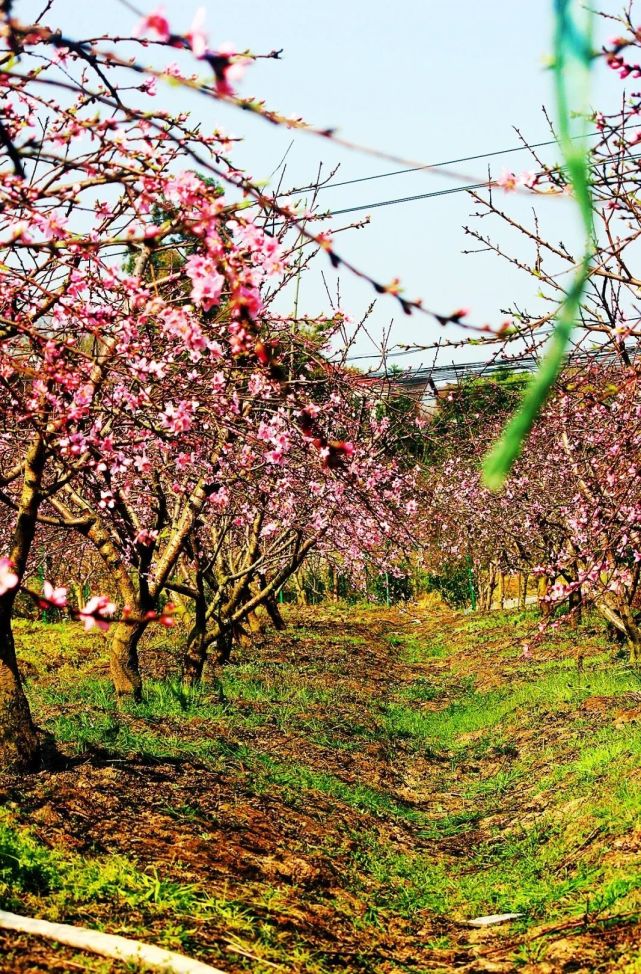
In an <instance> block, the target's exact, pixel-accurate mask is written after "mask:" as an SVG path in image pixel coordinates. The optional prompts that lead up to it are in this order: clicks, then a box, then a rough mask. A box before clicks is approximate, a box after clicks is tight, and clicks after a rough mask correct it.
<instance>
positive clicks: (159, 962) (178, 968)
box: [0, 910, 224, 974]
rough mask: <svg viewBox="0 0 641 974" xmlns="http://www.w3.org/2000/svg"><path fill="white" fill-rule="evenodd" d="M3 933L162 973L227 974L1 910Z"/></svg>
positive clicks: (106, 935) (147, 947)
mask: <svg viewBox="0 0 641 974" xmlns="http://www.w3.org/2000/svg"><path fill="white" fill-rule="evenodd" d="M0 929H4V930H17V931H19V932H20V933H28V934H33V935H34V936H35V937H44V939H45V940H57V941H58V943H61V944H67V946H68V947H77V948H78V949H79V950H87V951H89V952H90V953H93V954H100V955H101V956H102V957H112V958H115V959H116V960H122V961H128V962H132V961H133V962H134V963H138V964H144V965H145V966H147V967H154V968H156V969H157V970H159V971H168V972H171V974H224V972H223V971H221V970H219V969H218V968H217V967H210V966H209V964H203V963H202V962H201V961H199V960H191V958H189V957H185V956H184V955H183V954H176V953H174V951H173V950H163V949H162V948H161V947H152V946H150V945H149V944H143V943H141V942H140V941H139V940H128V939H127V938H126V937H118V936H116V935H115V934H111V933H102V932H101V931H100V930H88V929H87V928H86V927H73V926H71V925H70V924H68V923H50V922H49V921H48V920H35V919H33V918H32V917H23V916H19V915H18V914H17V913H6V912H5V911H4V910H0Z"/></svg>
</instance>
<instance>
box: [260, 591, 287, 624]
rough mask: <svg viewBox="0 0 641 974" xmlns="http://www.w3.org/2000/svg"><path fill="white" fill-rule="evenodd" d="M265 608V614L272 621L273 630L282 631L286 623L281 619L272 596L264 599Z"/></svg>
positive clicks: (276, 603)
mask: <svg viewBox="0 0 641 974" xmlns="http://www.w3.org/2000/svg"><path fill="white" fill-rule="evenodd" d="M265 608H266V610H267V614H268V615H269V618H270V619H271V621H272V624H273V626H274V629H278V630H279V631H282V630H283V629H286V628H287V623H286V622H285V620H284V619H283V617H282V615H281V613H280V609H279V607H278V602H277V601H276V599H275V598H274V596H273V595H270V596H269V597H268V598H267V599H265Z"/></svg>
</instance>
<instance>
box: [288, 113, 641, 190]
mask: <svg viewBox="0 0 641 974" xmlns="http://www.w3.org/2000/svg"><path fill="white" fill-rule="evenodd" d="M628 128H631V129H637V128H641V125H630V126H628ZM602 134H603V133H602V132H599V131H597V132H588V133H587V134H586V135H574V136H572V140H573V141H576V140H578V139H593V138H595V137H596V136H598V135H602ZM551 145H558V141H557V139H549V140H548V141H547V142H534V143H532V144H531V145H529V144H524V145H514V146H512V147H511V148H510V149H493V150H492V151H491V152H477V153H476V154H475V155H471V156H461V157H460V158H458V159H446V160H445V161H444V162H432V163H426V164H425V165H424V166H409V167H407V168H405V169H393V170H391V171H390V172H379V173H375V174H374V175H373V176H358V177H356V178H354V179H342V180H340V181H339V182H332V183H323V185H321V186H307V187H304V188H303V189H301V190H293V191H292V192H291V193H285V194H284V195H285V196H290V195H293V194H294V193H296V194H297V193H302V192H305V190H306V189H310V190H311V189H315V190H317V191H318V192H320V191H321V190H324V189H335V188H336V187H338V186H353V185H354V184H356V183H368V182H371V181H372V180H374V179H387V177H388V176H402V175H404V174H405V173H410V172H425V171H426V170H430V169H443V168H444V167H445V166H455V165H457V164H458V163H459V162H478V160H479V159H492V158H494V157H495V156H506V155H510V154H511V153H513V152H525V151H526V150H532V149H543V148H546V147H548V146H551Z"/></svg>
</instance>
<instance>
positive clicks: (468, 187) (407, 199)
mask: <svg viewBox="0 0 641 974" xmlns="http://www.w3.org/2000/svg"><path fill="white" fill-rule="evenodd" d="M640 158H641V153H638V152H637V153H633V154H631V155H629V156H623V157H622V158H621V159H615V160H614V161H615V162H632V161H634V160H635V159H640ZM604 164H605V163H604V162H595V163H593V164H592V165H591V166H590V168H591V169H598V168H599V167H600V166H602V165H604ZM541 175H543V174H541ZM489 186H490V183H489V182H488V180H486V181H485V182H483V183H466V184H465V185H464V186H450V187H449V189H436V190H432V191H431V192H429V193H417V194H415V195H414V196H399V197H396V198H395V199H390V200H377V201H375V202H374V203H364V204H361V205H360V206H347V207H344V208H343V209H341V210H328V211H327V212H323V213H319V214H318V215H315V218H316V219H317V220H328V219H329V218H330V217H332V216H345V215H346V214H347V213H360V212H362V211H363V210H375V209H377V208H378V207H381V206H396V205H397V204H398V203H414V202H416V201H417V200H427V199H432V198H433V197H435V196H449V195H450V194H452V193H470V192H473V191H474V190H477V189H488V187H489Z"/></svg>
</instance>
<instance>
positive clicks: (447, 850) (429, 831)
mask: <svg viewBox="0 0 641 974" xmlns="http://www.w3.org/2000/svg"><path fill="white" fill-rule="evenodd" d="M385 611H386V612H387V613H388V615H389V610H385ZM382 615H383V613H382V610H381V616H382ZM374 622H376V625H377V627H378V628H377V629H376V630H375V631H376V632H380V625H381V624H380V621H379V616H378V614H377V612H376V610H366V609H364V608H363V607H358V608H357V609H352V610H350V612H348V613H347V614H346V615H344V616H341V615H340V612H339V610H338V609H337V608H336V607H334V606H332V608H331V612H330V613H328V614H327V616H324V617H323V619H322V625H321V626H320V627H319V630H318V632H317V631H316V629H315V628H314V627H312V626H311V625H308V624H307V623H306V624H305V625H304V626H298V627H296V628H294V630H293V631H291V632H289V633H287V632H286V633H284V634H283V635H282V636H280V635H279V636H276V637H272V636H270V641H269V649H270V650H273V652H271V653H270V652H269V651H267V650H264V651H262V652H261V655H260V657H259V658H255V657H254V658H251V656H249V657H247V656H246V657H245V658H242V659H241V660H240V662H239V663H237V664H236V665H233V666H231V667H228V668H226V670H225V671H224V673H223V675H222V679H221V682H220V685H218V684H216V685H213V684H207V683H204V684H203V685H202V686H200V687H197V688H195V689H185V688H184V687H182V686H181V685H180V683H178V682H177V681H176V680H173V679H163V678H155V679H148V680H147V681H146V686H145V696H144V700H143V702H142V703H139V704H134V703H125V704H124V705H123V706H122V707H120V708H119V707H118V706H117V704H116V700H115V698H114V695H113V692H112V689H111V686H110V684H109V681H108V680H107V679H106V676H105V674H104V645H103V643H102V641H101V640H100V639H98V640H93V641H91V642H89V640H88V638H87V637H86V636H84V634H81V635H80V642H79V644H78V645H75V643H74V638H75V636H74V632H75V630H73V631H72V628H71V627H69V626H50V627H47V628H46V630H45V627H39V628H38V627H37V626H34V625H33V624H25V625H24V626H22V627H18V641H19V644H20V647H21V658H26V659H27V662H28V665H29V669H30V673H31V677H30V680H29V687H28V690H29V695H30V699H31V701H32V704H33V706H34V710H35V712H36V716H37V720H38V722H39V723H40V724H41V726H43V727H45V729H46V730H48V731H49V732H50V733H52V734H53V736H54V737H55V738H56V740H57V741H58V742H59V744H60V746H61V747H62V748H63V749H66V751H67V753H68V754H75V755H80V756H81V757H82V759H83V761H84V762H85V765H83V766H87V767H92V766H93V764H94V763H96V766H97V767H104V766H105V765H107V766H110V765H111V766H114V767H116V768H118V767H120V766H124V767H129V766H131V767H132V768H135V774H136V775H137V776H139V777H140V778H141V779H142V778H144V776H145V775H147V774H148V773H151V771H153V769H154V768H156V767H158V766H159V765H161V766H162V773H163V775H166V776H168V777H169V780H171V781H172V782H173V784H172V789H173V790H172V791H171V793H170V794H167V793H165V792H163V796H162V801H161V800H160V799H159V801H158V803H157V805H156V804H154V805H153V808H154V809H155V811H154V814H158V815H160V816H161V817H162V822H165V823H169V824H168V825H163V826H162V827H163V828H169V829H170V830H171V829H176V834H177V835H180V836H184V835H189V836H190V835H193V837H194V839H198V841H199V842H201V843H202V842H205V843H207V842H210V841H211V842H212V843H213V845H212V855H213V854H214V852H215V855H216V856H218V855H222V854H223V853H224V849H225V843H226V842H230V844H231V845H230V853H229V855H230V857H232V858H231V861H232V862H234V861H235V860H234V857H236V856H240V857H241V861H245V860H243V857H245V858H246V862H245V869H246V870H247V875H249V876H251V877H252V878H251V879H247V878H246V877H245V874H243V873H242V872H241V873H238V874H235V873H234V872H233V869H234V868H235V866H231V867H228V868H227V871H225V870H223V871H222V872H221V875H220V878H218V879H214V880H211V879H210V880H208V881H207V882H206V883H205V882H204V881H203V880H202V878H201V876H200V871H199V868H198V861H197V860H195V861H193V862H192V861H191V860H190V861H189V862H187V861H185V863H182V862H181V859H180V856H181V854H182V853H181V852H180V848H182V847H180V848H179V847H178V846H177V849H176V854H175V858H173V859H171V860H170V868H169V869H167V864H165V865H164V866H161V865H160V864H159V863H156V862H155V861H154V860H153V858H151V859H149V858H147V859H143V861H138V859H137V858H136V857H135V856H134V857H132V856H131V855H128V854H124V853H123V852H122V851H120V850H119V849H118V848H116V849H113V850H106V849H98V848H97V849H95V850H94V851H93V852H92V851H87V852H86V854H82V855H81V854H79V853H78V852H74V851H73V843H72V844H71V845H70V846H69V847H63V846H61V845H60V844H59V843H58V842H57V840H56V841H53V842H51V841H49V840H48V841H46V842H43V841H42V838H41V837H40V835H39V834H38V832H36V831H34V829H32V828H28V827H25V824H24V823H25V821H28V811H24V812H21V811H20V809H19V808H14V809H10V810H9V811H5V812H4V813H2V815H0V902H1V903H2V904H4V905H5V906H8V908H9V909H12V908H14V909H18V908H20V910H23V911H24V910H25V909H31V910H32V911H33V912H36V913H38V914H39V915H47V916H50V917H52V918H58V917H61V918H64V917H69V916H72V917H73V916H75V915H80V916H83V917H87V916H88V917H91V918H92V922H93V923H95V924H97V925H107V926H109V927H110V928H113V924H114V922H115V923H116V925H117V926H118V929H121V928H122V929H131V930H133V931H136V932H137V934H140V932H141V931H143V932H144V931H146V930H152V931H153V939H154V940H156V941H158V942H163V943H166V944H167V945H174V946H179V947H180V946H182V948H183V949H185V950H189V951H191V952H193V953H196V954H198V955H199V956H203V957H206V956H209V954H208V951H210V946H208V944H209V940H208V939H207V937H206V936H205V937H204V939H203V930H205V929H209V926H208V925H210V926H211V925H213V926H212V927H211V928H212V929H215V930H216V931H217V932H216V944H217V946H216V948H215V950H214V952H213V954H212V955H211V956H214V957H218V956H223V957H226V958H227V960H228V961H229V957H231V958H232V969H234V970H235V968H234V967H233V964H234V963H236V962H237V961H238V958H239V957H241V958H244V960H242V961H240V962H239V963H241V964H242V965H245V963H246V964H247V966H249V967H252V965H253V967H254V968H255V969H257V970H259V971H261V970H263V969H264V970H265V971H267V970H269V969H270V967H269V965H270V964H273V963H275V964H281V965H282V964H285V965H286V966H288V967H290V968H291V969H292V970H293V971H296V972H298V971H301V972H309V974H325V971H330V970H334V969H341V970H345V971H350V972H351V971H352V970H354V971H356V970H359V971H360V970H368V971H372V972H373V974H377V972H378V971H379V970H381V968H380V966H379V960H380V958H379V959H376V957H375V956H374V953H372V952H375V951H376V949H377V948H376V943H378V940H377V938H379V937H380V938H384V937H385V936H387V934H386V931H389V930H394V931H395V936H398V937H401V938H402V937H407V945H416V944H417V943H419V942H420V943H421V945H422V946H421V947H420V950H422V951H423V953H422V954H421V961H420V962H417V964H418V966H416V967H410V968H408V969H411V970H412V971H413V972H414V974H416V972H417V971H419V970H425V971H427V970H439V969H441V968H440V967H439V964H440V963H441V961H440V958H441V954H443V956H445V955H446V954H447V952H448V951H455V950H456V949H458V948H457V945H458V946H460V945H461V943H464V938H465V936H466V935H465V932H464V931H465V928H464V927H461V926H459V925H458V924H460V921H462V920H465V919H467V918H469V917H471V916H476V915H481V914H484V913H494V912H519V913H523V914H524V919H523V921H522V922H521V923H520V924H518V925H516V926H515V927H514V936H516V937H518V936H520V935H521V934H523V931H525V930H526V929H528V928H529V927H530V926H532V925H536V924H538V923H541V922H543V923H546V924H550V923H553V922H557V921H558V922H562V921H563V920H564V919H567V918H572V917H580V916H582V915H584V914H585V912H586V909H587V910H588V913H589V914H590V916H594V917H602V916H609V917H616V916H618V915H621V914H627V913H632V914H634V913H635V911H639V912H641V867H639V866H638V862H637V845H636V844H635V840H634V836H635V835H636V834H637V830H638V821H639V816H640V814H641V783H639V781H638V766H639V762H640V760H641V725H638V724H636V723H634V722H630V723H625V724H620V725H619V724H618V723H617V717H616V715H617V713H618V712H619V710H621V709H622V710H625V709H626V708H627V709H630V708H632V709H634V707H635V706H640V710H641V705H639V704H638V703H637V702H636V701H637V700H641V674H640V673H639V672H638V671H637V670H636V669H634V668H631V667H629V666H628V665H627V664H626V663H625V661H622V660H617V659H616V657H615V652H614V650H613V648H612V647H608V646H607V644H606V643H605V641H604V633H603V629H602V627H601V626H600V625H598V624H596V623H595V621H594V620H591V619H588V620H586V623H585V625H584V626H583V627H582V628H581V629H579V630H577V631H571V632H570V631H569V630H563V631H559V632H558V633H555V632H552V633H551V634H550V635H549V636H548V637H546V641H545V643H544V644H543V645H542V646H541V647H540V648H539V650H538V652H537V653H536V654H535V655H534V658H533V659H531V660H526V659H524V658H523V657H522V655H521V651H520V648H519V645H518V641H519V640H522V639H525V638H526V637H527V633H528V632H529V631H530V630H531V629H532V628H533V626H536V625H537V624H538V620H537V618H536V616H535V614H534V613H533V612H532V611H531V610H527V611H525V612H516V613H492V614H488V615H468V616H459V617H457V618H456V619H455V620H454V622H452V617H451V615H450V616H448V621H447V626H444V627H442V628H439V626H438V625H434V624H433V622H432V621H431V620H430V619H429V618H427V619H426V620H424V622H423V623H421V625H420V626H416V627H415V628H410V627H409V626H408V625H407V623H406V621H404V617H402V616H399V619H398V621H397V622H396V625H397V628H396V629H393V630H392V631H390V632H387V633H383V635H382V636H374V635H373V636H372V637H371V638H368V637H367V636H366V635H365V633H366V632H367V631H368V630H367V626H368V625H370V624H373V623H374ZM351 625H353V628H350V626H351ZM388 625H389V628H390V629H391V626H392V623H388ZM42 630H45V631H44V632H43V631H42ZM172 638H173V637H172ZM51 642H54V643H55V644H56V645H60V646H62V647H63V655H64V657H65V665H64V666H63V667H62V668H60V669H58V670H56V669H55V668H54V667H53V666H51V664H50V651H49V650H48V645H49V643H51ZM72 643H74V648H71V649H69V657H68V661H67V650H66V648H65V647H66V646H67V645H71V644H72ZM302 644H304V646H305V650H304V658H303V662H302V664H301V665H297V663H296V653H297V651H298V650H299V648H300V647H301V645H302ZM577 646H580V647H581V655H582V656H583V657H584V666H583V669H582V670H581V671H579V669H578V668H577V664H576V647H577ZM23 649H24V652H23ZM168 651H170V652H175V651H176V650H175V646H169V647H166V646H165V647H163V648H162V659H163V660H166V658H167V652H168ZM365 651H366V652H367V655H366V656H363V658H362V661H361V657H360V655H359V654H360V653H361V652H365ZM373 652H375V653H378V654H379V655H378V657H377V661H376V662H373V658H372V653H373ZM381 677H384V679H381ZM592 697H593V698H597V702H598V701H601V702H602V705H601V704H599V706H597V707H595V708H593V709H590V707H589V706H588V707H585V706H584V704H585V702H586V701H587V700H588V699H589V698H592ZM172 767H173V768H175V772H172V770H171V769H172ZM185 768H191V769H195V770H193V772H190V774H191V775H192V777H191V778H190V779H189V780H190V781H193V782H197V781H198V780H199V778H202V780H203V781H204V782H207V783H208V784H207V785H206V786H205V787H204V789H203V790H202V791H198V789H197V788H196V785H195V784H193V785H192V786H190V788H189V789H187V788H183V786H182V785H181V781H182V777H181V776H182V775H183V774H185V771H184V769H185ZM50 787H51V788H52V789H53V790H54V791H55V787H56V782H55V778H52V779H51V781H50ZM101 787H103V786H101ZM207 789H210V791H211V794H210V793H209V791H208V790H207ZM234 816H236V818H235V817H234ZM261 816H262V817H261ZM233 822H236V824H231V823H233ZM254 822H256V824H255V825H254V824H253V823H254ZM238 823H240V824H238ZM243 823H247V824H243ZM145 828H147V826H145ZM266 829H267V832H266V831H265V830H266ZM272 829H273V833H272V831H271V830H272ZM238 842H240V843H241V844H240V846H239V845H237V843H238ZM243 843H246V846H245V845H243ZM198 848H199V849H200V848H201V847H200V846H198ZM198 855H203V853H202V851H201V852H199V853H198ZM292 855H293V856H294V865H293V866H291V867H290V866H287V860H288V856H292ZM310 857H311V858H310ZM316 859H319V861H322V863H325V865H324V866H322V868H321V869H320V873H322V872H323V869H326V870H329V872H330V873H331V879H330V880H327V881H326V883H327V885H326V886H325V885H323V883H321V882H320V881H319V885H318V887H317V888H316V887H315V886H313V885H312V886H310V888H309V890H307V888H306V890H305V892H304V893H303V892H301V891H300V890H298V887H297V883H298V881H299V879H298V877H299V874H300V876H303V877H304V876H305V875H306V873H305V871H304V869H303V866H301V863H303V864H304V863H305V862H307V861H308V860H310V861H311V863H312V865H313V864H314V863H315V862H316ZM283 863H284V864H285V865H283ZM285 866H287V869H285ZM259 867H260V868H259ZM229 868H231V869H232V872H231V873H230V872H229ZM319 868H320V867H319ZM262 869H264V871H265V875H263V873H262V872H261V870H262ZM282 869H285V872H282ZM288 869H289V870H290V871H289V872H288V871H287V870H288ZM270 870H271V871H270ZM274 870H275V871H274ZM279 870H281V871H279ZM300 870H303V871H302V872H300ZM215 875H217V874H215V873H214V876H215ZM230 875H231V876H232V878H233V885H232V884H231V883H230V882H229V876H230ZM283 876H286V877H290V876H292V877H294V878H286V879H283V878H282V877H283ZM274 877H275V878H274ZM279 877H280V878H279ZM300 881H301V882H307V881H306V880H305V881H304V880H303V879H301V880H300ZM310 882H311V881H310ZM308 910H309V911H310V912H309V913H307V912H306V911H308ZM319 918H323V919H324V918H329V919H328V920H327V922H328V932H327V936H326V939H325V941H322V936H323V935H322V932H321V931H320V928H319ZM452 923H453V925H452ZM336 924H341V925H344V924H347V926H346V927H344V926H341V928H340V929H341V930H342V931H343V932H342V933H340V934H339V933H337V932H336V929H335V927H336ZM203 925H204V926H203ZM321 927H322V923H321ZM346 930H349V931H351V932H350V933H349V934H348V933H347V932H346ZM310 931H314V932H313V933H310ZM519 931H520V933H519ZM341 937H343V938H344V939H346V942H348V941H349V938H351V937H356V938H357V940H358V943H359V947H358V949H356V948H354V953H353V954H346V955H345V958H344V959H342V960H341V959H340V957H339V955H338V954H336V950H337V948H336V943H335V942H336V940H337V938H338V940H339V941H340V938H341ZM358 938H361V939H360V940H359V939H358ZM224 943H227V944H229V943H233V944H235V946H236V948H237V949H238V950H239V951H240V954H234V953H233V951H232V952H231V953H230V954H228V955H227V954H225V951H226V950H227V947H223V946H221V944H224ZM332 945H333V946H332ZM426 945H427V946H426ZM404 949H405V950H406V952H407V950H414V949H417V950H418V949H419V948H415V946H411V947H409V946H407V947H406V948H404ZM385 950H387V948H385ZM385 950H384V951H383V954H384V953H385ZM538 950H539V948H536V950H535V948H534V947H532V946H531V945H527V944H525V943H523V944H521V945H520V946H519V944H518V943H515V947H514V957H515V958H516V960H518V962H519V963H526V962H529V961H530V960H531V959H532V958H533V957H534V954H535V953H536V955H537V956H539V954H540V956H544V953H545V950H544V947H542V948H541V949H540V952H539V953H537V951H538ZM399 951H400V953H399V955H398V957H397V958H396V960H395V961H393V962H392V961H390V963H395V964H396V967H397V968H398V969H399V970H403V969H406V968H405V967H404V963H405V962H404V960H403V957H404V956H406V954H403V950H401V948H400V947H399ZM430 951H431V952H432V953H430ZM359 952H360V953H359ZM434 952H435V953H434ZM533 952H534V953H533ZM246 955H248V956H246ZM357 955H358V957H359V958H360V959H359V960H354V957H356V956H357ZM437 955H438V956H437ZM341 956H342V955H341ZM381 956H383V955H381ZM628 962H629V963H628ZM637 962H638V958H637V957H636V956H632V955H630V957H629V958H627V960H626V963H628V967H629V970H630V971H633V970H635V967H634V965H635V964H637ZM444 963H445V962H444ZM630 965H632V966H631V967H630ZM222 966H226V967H227V968H229V962H228V963H227V965H225V964H223V965H222ZM637 966H638V964H637ZM442 969H443V970H447V969H448V968H447V965H446V964H445V966H443V968H442ZM605 969H606V968H604V970H605ZM621 969H622V970H625V969H626V968H625V966H624V965H623V963H622V965H621Z"/></svg>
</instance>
